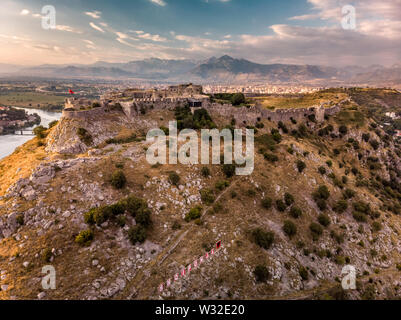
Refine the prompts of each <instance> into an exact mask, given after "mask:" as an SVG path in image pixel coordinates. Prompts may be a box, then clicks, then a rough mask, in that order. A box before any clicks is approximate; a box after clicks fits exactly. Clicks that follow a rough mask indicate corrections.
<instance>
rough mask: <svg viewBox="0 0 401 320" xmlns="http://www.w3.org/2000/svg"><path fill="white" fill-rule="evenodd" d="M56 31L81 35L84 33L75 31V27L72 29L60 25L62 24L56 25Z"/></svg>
mask: <svg viewBox="0 0 401 320" xmlns="http://www.w3.org/2000/svg"><path fill="white" fill-rule="evenodd" d="M56 30H58V31H66V32H73V33H79V34H81V33H82V31H79V30H76V29H74V28H73V27H70V26H63V25H60V24H58V25H56Z"/></svg>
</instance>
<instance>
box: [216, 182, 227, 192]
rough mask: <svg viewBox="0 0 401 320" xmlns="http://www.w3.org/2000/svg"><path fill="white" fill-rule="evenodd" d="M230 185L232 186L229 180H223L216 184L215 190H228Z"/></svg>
mask: <svg viewBox="0 0 401 320" xmlns="http://www.w3.org/2000/svg"><path fill="white" fill-rule="evenodd" d="M229 185H230V183H229V182H228V181H227V180H221V181H217V182H216V184H215V188H216V189H217V190H219V191H222V190H224V189H225V188H227V187H228V186H229Z"/></svg>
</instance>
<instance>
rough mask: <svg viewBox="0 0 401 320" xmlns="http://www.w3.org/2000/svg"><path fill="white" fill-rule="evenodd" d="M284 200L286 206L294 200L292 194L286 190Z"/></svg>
mask: <svg viewBox="0 0 401 320" xmlns="http://www.w3.org/2000/svg"><path fill="white" fill-rule="evenodd" d="M284 202H285V204H286V205H287V206H290V205H292V204H294V202H295V199H294V196H293V195H292V194H290V193H288V192H286V193H285V194H284Z"/></svg>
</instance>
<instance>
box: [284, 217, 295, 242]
mask: <svg viewBox="0 0 401 320" xmlns="http://www.w3.org/2000/svg"><path fill="white" fill-rule="evenodd" d="M283 231H284V233H285V234H286V235H287V236H289V237H290V238H291V237H293V236H295V235H296V234H297V226H296V225H295V223H294V222H292V221H291V220H285V221H284V225H283Z"/></svg>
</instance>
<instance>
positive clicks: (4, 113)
mask: <svg viewBox="0 0 401 320" xmlns="http://www.w3.org/2000/svg"><path fill="white" fill-rule="evenodd" d="M40 122H41V118H40V116H39V115H38V114H37V113H31V114H30V113H28V112H27V111H26V110H24V109H20V108H14V107H0V135H6V134H12V133H14V132H15V131H18V130H23V129H26V128H30V127H33V126H35V125H38V124H40Z"/></svg>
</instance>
